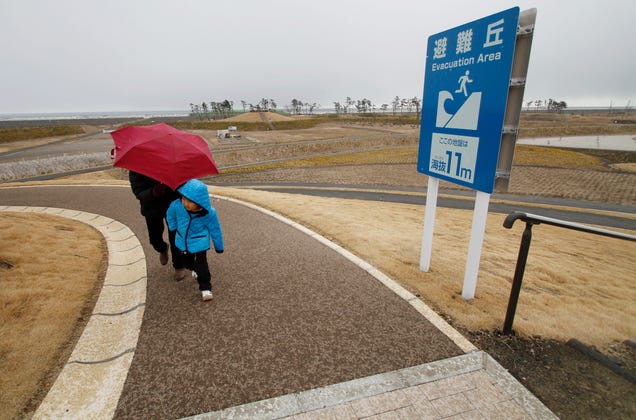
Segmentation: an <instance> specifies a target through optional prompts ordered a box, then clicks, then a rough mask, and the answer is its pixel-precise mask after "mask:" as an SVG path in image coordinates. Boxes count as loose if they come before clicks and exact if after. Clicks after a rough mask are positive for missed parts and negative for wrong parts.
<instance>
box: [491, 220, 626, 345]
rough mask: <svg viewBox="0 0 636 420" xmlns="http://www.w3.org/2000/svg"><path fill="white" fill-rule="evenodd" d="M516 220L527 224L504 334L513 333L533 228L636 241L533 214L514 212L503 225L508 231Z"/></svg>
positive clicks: (616, 234) (522, 236) (620, 234)
mask: <svg viewBox="0 0 636 420" xmlns="http://www.w3.org/2000/svg"><path fill="white" fill-rule="evenodd" d="M516 220H521V221H523V222H526V228H525V230H524V231H523V234H522V235H521V245H520V246H519V256H518V257H517V266H516V268H515V276H514V279H513V280H512V288H511V289H510V298H509V299H508V309H507V310H506V319H505V321H504V327H503V333H504V334H510V333H511V332H512V323H513V321H514V318H515V311H516V310H517V302H518V301H519V293H520V292H521V282H522V280H523V273H524V271H525V269H526V260H527V259H528V251H529V250H530V241H531V240H532V226H534V225H539V224H542V223H543V224H546V225H552V226H558V227H562V228H566V229H573V230H577V231H580V232H586V233H593V234H596V235H601V236H609V237H611V238H617V239H624V240H628V241H636V235H630V234H627V233H621V232H614V231H611V230H607V229H600V228H596V227H592V226H587V225H582V224H580V223H573V222H567V221H564V220H559V219H553V218H550V217H544V216H539V215H536V214H531V213H522V212H512V213H510V214H509V215H508V216H507V217H506V219H505V220H504V223H503V225H504V227H505V228H506V229H510V228H512V225H513V224H514V223H515V221H516Z"/></svg>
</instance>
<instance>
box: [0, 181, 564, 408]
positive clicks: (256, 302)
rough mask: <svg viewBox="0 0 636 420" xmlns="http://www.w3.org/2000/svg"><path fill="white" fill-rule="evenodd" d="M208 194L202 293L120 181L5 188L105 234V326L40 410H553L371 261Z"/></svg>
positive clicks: (0, 197) (5, 201)
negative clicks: (220, 243)
mask: <svg viewBox="0 0 636 420" xmlns="http://www.w3.org/2000/svg"><path fill="white" fill-rule="evenodd" d="M213 203H214V205H215V207H217V209H218V211H219V215H220V219H221V224H222V227H223V228H224V236H225V242H226V253H224V254H222V255H214V256H211V257H210V265H211V267H212V272H213V286H214V289H215V299H214V301H212V302H202V301H201V299H200V296H199V294H198V291H197V287H196V282H195V281H194V280H191V279H188V280H186V281H183V282H180V283H175V282H174V281H173V280H172V270H171V268H170V267H169V266H168V267H165V266H161V265H159V263H158V261H157V256H156V253H155V252H154V251H153V250H152V249H151V248H150V247H149V245H148V243H147V242H148V241H147V234H146V232H145V226H144V222H143V219H142V217H141V216H140V215H139V210H138V205H137V203H136V201H135V199H134V197H133V196H132V193H131V192H130V190H129V188H123V187H96V186H95V187H90V186H88V187H87V186H76V187H63V186H59V187H21V188H0V210H5V211H6V210H8V209H9V210H24V211H44V212H53V213H59V214H60V215H62V216H64V217H72V218H76V219H78V220H82V221H84V222H88V223H92V224H93V225H94V226H96V227H97V228H98V229H100V230H101V231H102V233H103V234H104V235H105V236H106V238H107V239H108V243H109V274H107V279H106V280H105V284H104V287H103V290H102V295H100V299H99V300H98V303H97V305H96V308H95V310H94V313H93V317H92V318H91V322H89V326H87V328H86V330H85V335H87V334H88V335H90V334H98V333H99V334H101V335H98V338H97V339H95V338H94V336H93V338H92V340H93V341H90V337H88V338H87V339H88V340H89V341H86V343H88V344H84V343H83V342H82V340H84V335H83V336H82V339H81V340H80V344H78V347H77V348H76V351H77V353H76V352H74V353H73V355H72V356H71V358H70V360H69V362H68V363H67V365H66V367H65V372H67V371H68V372H71V376H69V378H71V379H67V380H64V377H65V376H64V375H65V373H63V374H62V375H60V378H61V379H60V380H58V382H56V384H55V385H54V388H55V387H56V386H60V387H61V388H60V389H61V390H62V392H60V393H59V395H60V396H61V397H60V399H58V400H55V402H54V403H53V404H43V406H45V407H44V408H42V407H41V410H45V409H46V410H48V411H39V412H38V414H37V415H36V417H38V416H40V417H76V418H85V417H95V418H111V417H114V418H181V417H187V416H196V417H197V418H251V419H252V418H284V417H292V416H293V417H294V418H328V417H333V418H367V417H372V416H377V417H376V418H446V417H452V416H458V417H459V416H461V418H467V417H475V418H478V417H480V416H483V417H486V418H493V417H496V418H499V417H501V418H552V417H554V416H553V415H552V413H551V412H550V411H549V410H547V409H546V407H545V406H543V404H541V403H540V402H539V401H538V399H536V398H535V397H534V396H532V395H531V394H530V393H529V392H528V391H527V390H526V389H525V388H523V387H522V386H521V385H520V384H519V383H518V382H517V381H516V380H515V379H514V378H512V376H511V375H509V374H508V373H507V372H506V371H505V370H504V369H503V368H501V367H500V366H499V365H498V364H497V363H496V362H495V361H494V360H493V359H492V358H491V357H490V356H488V355H487V354H485V353H483V352H480V351H477V350H476V349H475V348H474V347H473V346H472V344H470V343H469V342H467V341H466V340H465V339H464V338H463V337H462V336H461V335H459V334H458V333H457V332H456V331H455V330H453V329H452V328H450V327H449V326H448V325H447V324H446V323H445V322H444V321H443V320H442V319H440V318H439V317H438V316H436V314H434V313H433V312H432V311H431V310H430V309H429V308H428V307H426V306H425V305H424V304H423V303H422V302H421V301H420V300H419V299H417V298H416V297H415V296H413V295H411V294H410V293H408V292H407V291H405V290H404V289H402V288H401V287H399V286H398V285H397V284H395V283H394V282H393V281H392V280H391V279H389V278H387V277H386V276H384V275H383V274H382V273H380V272H378V271H377V270H375V269H374V268H373V267H371V266H370V265H369V264H367V263H366V262H364V261H360V260H359V259H357V258H356V257H354V256H352V255H350V254H349V253H347V252H346V251H344V250H342V249H340V248H339V247H337V246H336V245H334V244H331V243H330V242H329V241H327V240H326V239H324V238H321V237H319V236H318V235H316V234H314V233H313V232H309V231H307V230H306V229H304V228H300V227H299V226H297V225H295V224H293V223H288V221H285V220H284V219H282V218H279V217H276V216H275V215H272V214H269V213H267V212H262V211H259V210H258V209H255V208H253V206H247V205H244V204H242V203H237V202H234V201H230V200H225V199H218V198H215V199H214V200H213ZM9 206H18V207H9ZM22 206H28V207H31V208H24V207H22ZM33 206H37V207H39V208H37V209H33V208H32V207H33ZM61 209H68V211H62V210H61ZM86 213H90V215H87V214H86ZM128 229H130V232H131V233H132V234H133V235H129V234H128V232H127V230H128ZM137 239H138V243H135V241H136V240H137ZM127 241H130V242H129V243H127ZM136 255H138V256H139V258H137V257H136ZM144 255H145V258H143V256H144ZM144 262H145V264H144ZM140 285H143V286H145V287H141V288H140ZM144 289H145V290H144ZM113 291H116V293H115V294H112V292H113ZM144 291H145V294H144ZM109 293H110V295H109ZM109 296H110V297H109ZM144 299H145V300H144ZM106 302H110V305H111V306H109V305H106ZM142 315H143V321H142V322H141V324H140V325H141V326H140V327H139V319H141V316H142ZM93 320H95V322H96V323H95V324H94V325H99V324H100V323H101V328H92V326H91V325H92V324H91V323H92V322H93ZM118 323H122V324H118ZM124 325H125V326H124ZM104 331H106V332H107V333H106V334H104ZM137 333H138V337H136V335H137ZM106 337H111V338H112V337H114V339H115V342H114V343H111V344H105V343H106V342H107V341H104V342H100V340H107V338H106ZM131 340H132V341H131ZM130 343H132V344H130ZM82 349H83V350H82ZM80 350H82V351H83V352H80ZM115 366H119V368H116V367H115ZM122 367H123V368H124V372H123V374H122V373H121V372H122V370H121V369H122ZM72 371H75V372H76V373H75V374H74V376H73V375H72ZM124 377H125V382H124V379H123V378H124ZM79 380H84V381H86V383H87V384H88V385H82V386H78V383H77V381H79ZM58 384H60V385H58ZM52 392H53V391H52ZM50 395H51V394H50ZM47 398H49V396H47Z"/></svg>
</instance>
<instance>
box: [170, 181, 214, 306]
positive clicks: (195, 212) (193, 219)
mask: <svg viewBox="0 0 636 420" xmlns="http://www.w3.org/2000/svg"><path fill="white" fill-rule="evenodd" d="M177 191H178V192H179V194H181V199H177V200H175V201H173V202H172V203H171V204H170V207H168V211H167V213H166V220H167V222H168V229H169V230H170V231H171V232H175V231H176V232H175V234H176V236H175V245H176V247H177V248H178V249H179V250H180V251H181V252H182V253H183V263H184V265H185V267H186V268H188V269H189V270H192V271H193V275H194V276H196V278H197V281H198V282H199V290H200V291H201V296H202V298H203V300H211V299H212V298H213V295H212V283H211V276H210V268H209V266H208V261H207V250H208V249H210V237H212V242H213V243H214V250H215V251H216V252H217V253H219V254H220V253H222V252H223V234H222V232H221V225H220V224H219V219H218V217H217V215H216V210H215V209H214V207H212V204H211V203H210V196H209V195H208V188H207V186H206V185H205V184H204V183H203V182H201V181H199V180H198V179H191V180H190V181H188V182H186V183H185V184H183V185H182V186H181V187H180V188H179V189H178V190H177Z"/></svg>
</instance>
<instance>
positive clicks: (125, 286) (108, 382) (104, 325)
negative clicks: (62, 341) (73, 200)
mask: <svg viewBox="0 0 636 420" xmlns="http://www.w3.org/2000/svg"><path fill="white" fill-rule="evenodd" d="M0 211H2V212H31V213H42V214H49V215H54V216H59V217H65V218H68V219H72V220H76V221H79V222H82V223H85V224H88V225H90V226H92V227H93V228H95V229H96V230H97V231H98V232H100V233H101V234H102V235H103V237H104V239H105V240H106V243H107V247H108V267H107V270H106V275H105V278H104V283H103V285H102V288H101V291H100V293H99V297H98V299H97V302H96V303H95V307H94V309H93V312H92V314H91V317H90V319H89V321H88V323H87V324H86V326H85V328H84V331H83V332H82V334H81V336H80V338H79V340H78V342H77V344H76V345H75V348H74V349H73V352H72V353H71V356H70V357H69V360H68V361H67V363H66V364H65V366H64V367H63V369H62V371H61V372H60V374H59V375H58V377H57V379H56V380H55V382H54V383H53V386H52V387H51V389H50V390H49V392H48V393H47V395H46V396H45V398H44V400H43V401H42V403H41V404H40V406H39V407H38V409H37V411H36V412H35V415H34V416H33V419H50V418H78V419H79V418H112V417H113V415H114V414H115V410H116V408H117V403H118V401H119V397H120V395H121V392H122V390H123V387H124V382H125V380H126V376H127V375H128V369H129V368H130V364H131V363H132V359H133V355H134V352H135V347H136V345H137V340H138V337H139V332H140V330H141V321H142V318H143V314H144V309H145V303H146V283H147V274H146V273H147V272H146V258H145V254H144V252H143V248H142V247H141V244H140V243H139V240H138V239H137V237H136V235H135V234H134V233H133V232H132V231H131V230H130V229H129V228H128V227H127V226H125V225H124V224H122V223H120V222H118V221H116V220H113V219H110V218H107V217H104V216H101V215H97V214H93V213H86V212H82V211H77V210H68V209H60V208H53V207H24V206H2V207H0Z"/></svg>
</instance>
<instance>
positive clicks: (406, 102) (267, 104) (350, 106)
mask: <svg viewBox="0 0 636 420" xmlns="http://www.w3.org/2000/svg"><path fill="white" fill-rule="evenodd" d="M241 105H242V107H243V112H248V111H250V112H269V111H275V110H276V109H277V107H278V104H277V103H276V101H275V100H274V99H267V98H262V99H261V100H260V101H258V102H256V103H250V102H246V101H244V100H241ZM333 105H334V109H335V111H336V113H337V114H349V113H358V114H366V113H371V112H377V111H378V110H379V111H382V112H384V113H386V112H387V111H388V110H389V104H382V105H380V106H377V105H375V104H374V103H373V102H371V100H369V99H367V98H362V99H357V100H354V99H352V98H351V97H349V96H347V98H346V99H345V100H344V101H343V102H342V103H341V102H334V103H333ZM390 106H391V110H392V112H393V115H395V114H397V113H398V112H399V113H404V112H408V113H413V112H415V113H416V114H417V116H418V117H419V116H420V112H421V109H422V101H421V100H420V99H419V98H417V97H413V98H410V99H408V98H400V97H399V96H396V97H395V98H394V99H393V101H392V102H391V105H390ZM318 108H320V104H318V103H316V102H310V101H302V100H300V99H296V98H294V99H292V100H291V103H290V104H288V105H285V111H286V112H288V113H290V114H309V115H311V114H313V113H314V111H315V110H317V109H318ZM190 110H191V115H192V116H193V117H196V118H198V119H200V120H210V119H223V118H228V117H231V116H232V115H233V114H234V102H232V101H229V100H227V99H225V100H223V101H221V102H215V101H210V102H202V103H201V104H194V103H191V104H190Z"/></svg>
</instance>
